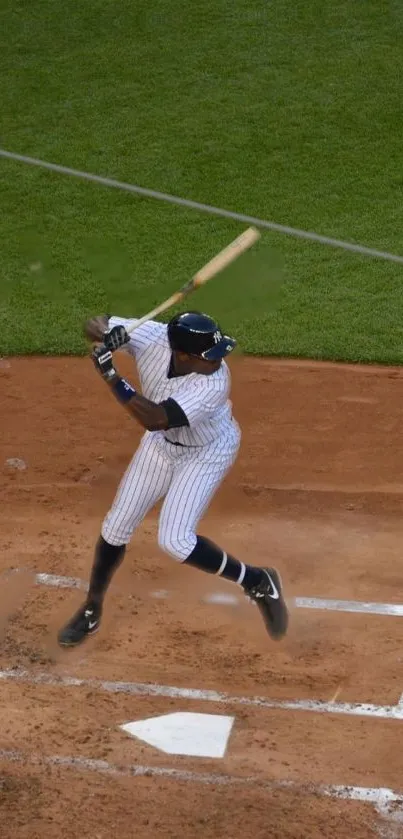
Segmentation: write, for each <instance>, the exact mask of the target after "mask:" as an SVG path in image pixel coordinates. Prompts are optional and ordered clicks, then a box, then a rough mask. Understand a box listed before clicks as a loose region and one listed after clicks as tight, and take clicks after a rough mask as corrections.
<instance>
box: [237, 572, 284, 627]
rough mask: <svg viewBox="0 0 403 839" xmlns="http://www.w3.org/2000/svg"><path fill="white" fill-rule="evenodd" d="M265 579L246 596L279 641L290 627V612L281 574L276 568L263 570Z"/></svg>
mask: <svg viewBox="0 0 403 839" xmlns="http://www.w3.org/2000/svg"><path fill="white" fill-rule="evenodd" d="M262 572H263V579H262V580H261V582H260V583H259V584H258V585H257V586H253V588H250V589H245V594H246V595H247V597H249V598H250V600H252V601H253V602H254V603H256V604H257V606H258V607H259V609H260V613H261V615H262V618H263V620H264V622H265V624H266V629H267V631H268V633H269V635H270V636H271V637H272V638H274V640H275V641H278V640H279V639H280V638H282V637H283V636H284V635H285V634H286V632H287V627H288V611H287V606H286V605H285V600H284V597H283V588H282V585H281V579H280V574H279V573H278V571H276V569H275V568H262Z"/></svg>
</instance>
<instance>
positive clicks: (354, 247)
mask: <svg viewBox="0 0 403 839" xmlns="http://www.w3.org/2000/svg"><path fill="white" fill-rule="evenodd" d="M0 157H3V158H6V159H7V160H15V161H17V162H19V163H25V164H27V165H29V166H38V167H40V168H41V169H47V170H48V171H51V172H57V173H58V174H60V175H69V176H70V177H72V178H81V179H82V180H85V181H91V182H92V183H97V184H101V185H102V186H107V187H112V188H114V189H120V190H122V191H124V192H131V193H134V194H136V195H141V196H143V197H144V198H154V199H156V200H157V201H166V202H168V203H169V204H176V205H177V206H180V207H186V208H187V209H190V210H198V211H199V212H202V213H208V214H210V215H214V216H220V217H221V218H229V219H233V220H234V221H240V222H244V223H245V224H253V225H255V227H261V228H264V229H266V230H273V231H274V232H276V233H282V234H285V235H287V236H295V237H297V238H299V239H307V240H308V241H311V242H318V243H319V244H322V245H329V246H331V247H333V248H341V249H342V250H345V251H352V252H353V253H359V254H362V255H363V256H372V257H375V258H377V259H383V260H386V261H388V262H397V263H399V264H401V265H402V264H403V256H399V255H397V254H393V253H389V252H388V251H379V250H377V249H375V248H370V247H367V246H366V245H359V244H354V243H353V242H345V241H343V240H341V239H334V238H332V237H330V236H322V235H321V234H319V233H313V232H311V231H307V230H300V229H299V228H297V227H290V226H289V225H285V224H278V223H277V222H274V221H266V220H265V219H260V218H256V217H255V216H250V215H246V214H245V213H236V212H233V211H232V210H224V209H221V208H220V207H214V206H212V205H210V204H202V203H200V202H199V201H192V200H190V199H188V198H180V197H179V196H177V195H170V194H169V193H166V192H159V191H158V190H155V189H146V188H145V187H141V186H137V185H136V184H128V183H125V182H124V181H118V180H116V179H115V178H108V177H103V176H101V175H94V174H92V173H91V172H85V171H82V170H81V169H72V168H71V167H70V166H62V165H60V164H59V163H50V162H49V161H47V160H41V159H39V158H37V157H29V156H28V155H25V154H17V153H16V152H11V151H7V150H6V149H0Z"/></svg>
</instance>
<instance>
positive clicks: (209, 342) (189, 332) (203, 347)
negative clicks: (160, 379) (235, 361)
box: [168, 312, 236, 361]
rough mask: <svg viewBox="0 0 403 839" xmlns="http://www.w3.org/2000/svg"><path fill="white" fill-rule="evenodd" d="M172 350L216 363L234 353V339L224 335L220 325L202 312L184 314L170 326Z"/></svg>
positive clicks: (170, 323) (173, 320) (177, 317)
mask: <svg viewBox="0 0 403 839" xmlns="http://www.w3.org/2000/svg"><path fill="white" fill-rule="evenodd" d="M168 339H169V343H170V346H171V350H179V351H180V352H185V353H188V354H189V355H197V356H199V358H205V359H206V360H207V361H216V360H217V359H219V358H224V356H225V355H228V353H230V352H232V350H233V349H234V347H235V346H236V341H235V339H234V338H230V337H229V335H223V333H222V332H221V329H220V327H219V325H218V323H216V322H215V320H213V318H210V317H209V316H208V315H203V314H202V313H201V312H182V314H181V315H176V316H175V317H174V318H172V320H170V321H169V324H168Z"/></svg>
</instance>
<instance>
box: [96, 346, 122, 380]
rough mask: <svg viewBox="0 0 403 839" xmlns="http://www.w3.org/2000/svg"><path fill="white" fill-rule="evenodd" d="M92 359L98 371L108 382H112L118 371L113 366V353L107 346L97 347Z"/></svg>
mask: <svg viewBox="0 0 403 839" xmlns="http://www.w3.org/2000/svg"><path fill="white" fill-rule="evenodd" d="M91 358H92V360H93V362H94V366H95V369H96V371H97V372H98V373H99V374H100V375H101V376H102V378H103V379H105V380H106V381H110V380H111V379H113V378H114V376H116V370H115V368H114V366H113V361H112V353H111V351H110V350H108V349H107V348H106V347H105V345H102V346H101V347H97V348H96V349H95V350H94V351H93V352H92V353H91Z"/></svg>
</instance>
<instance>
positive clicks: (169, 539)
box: [158, 526, 196, 562]
mask: <svg viewBox="0 0 403 839" xmlns="http://www.w3.org/2000/svg"><path fill="white" fill-rule="evenodd" d="M158 544H159V546H160V548H161V550H162V551H164V552H165V553H167V554H169V556H172V557H173V558H174V559H178V560H179V562H184V561H185V559H187V558H188V556H189V555H190V554H191V553H192V550H193V548H194V546H195V544H196V535H195V534H193V533H192V532H184V531H180V530H177V529H165V527H161V526H160V528H159V531H158Z"/></svg>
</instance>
